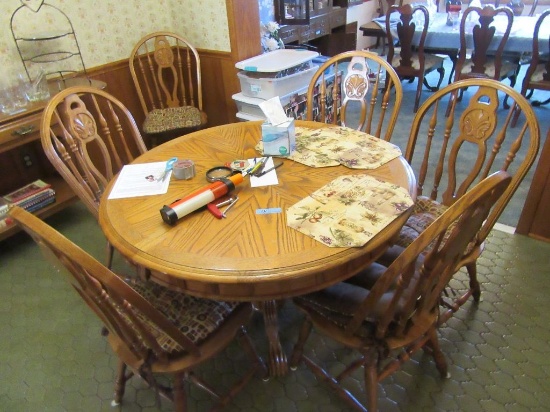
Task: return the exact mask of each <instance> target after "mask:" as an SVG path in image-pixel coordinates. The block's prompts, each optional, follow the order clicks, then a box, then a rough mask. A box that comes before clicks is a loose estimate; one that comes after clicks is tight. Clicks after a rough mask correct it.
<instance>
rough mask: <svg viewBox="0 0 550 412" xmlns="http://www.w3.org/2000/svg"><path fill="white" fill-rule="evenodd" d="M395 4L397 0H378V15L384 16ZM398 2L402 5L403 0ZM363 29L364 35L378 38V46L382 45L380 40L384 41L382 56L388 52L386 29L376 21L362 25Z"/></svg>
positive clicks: (376, 45)
mask: <svg viewBox="0 0 550 412" xmlns="http://www.w3.org/2000/svg"><path fill="white" fill-rule="evenodd" d="M394 4H395V0H378V9H377V10H376V11H377V12H378V17H379V18H380V17H384V16H385V15H386V13H387V12H388V10H389V8H390V6H393V5H394ZM398 4H399V6H401V5H402V4H403V0H399V2H398ZM361 31H362V32H363V36H367V37H375V38H376V44H375V47H376V48H378V47H380V41H382V53H381V56H384V55H385V54H386V39H387V36H386V31H385V30H384V29H383V28H382V27H380V25H379V24H378V23H376V22H375V21H371V22H368V23H365V24H363V25H362V26H361Z"/></svg>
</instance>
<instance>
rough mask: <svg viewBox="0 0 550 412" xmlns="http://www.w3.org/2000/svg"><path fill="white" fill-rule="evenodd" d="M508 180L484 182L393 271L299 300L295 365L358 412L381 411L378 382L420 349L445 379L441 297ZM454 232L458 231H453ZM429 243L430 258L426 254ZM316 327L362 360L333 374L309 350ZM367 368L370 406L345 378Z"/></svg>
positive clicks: (373, 272)
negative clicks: (300, 318) (348, 386)
mask: <svg viewBox="0 0 550 412" xmlns="http://www.w3.org/2000/svg"><path fill="white" fill-rule="evenodd" d="M509 183H510V177H509V175H508V174H507V173H506V172H497V173H496V174H494V175H491V176H490V177H488V178H487V179H485V180H483V181H482V182H480V183H479V184H478V185H476V186H475V187H474V188H472V189H471V190H470V191H469V192H468V193H466V194H465V195H464V196H463V197H462V198H461V199H459V200H458V201H457V202H456V203H455V204H453V205H452V206H451V207H450V208H448V209H447V210H446V211H445V213H443V214H442V215H441V216H440V217H439V218H438V219H437V220H435V221H434V222H433V223H432V224H431V225H430V226H429V227H428V228H427V229H426V230H425V231H424V232H423V233H422V234H421V235H420V236H419V237H418V238H417V239H416V240H415V241H414V242H413V243H412V244H411V245H409V247H407V248H406V249H405V250H403V251H402V252H401V253H400V255H399V257H397V259H396V260H395V261H394V262H393V263H392V264H391V265H390V266H389V267H385V266H382V265H380V264H376V263H374V264H373V265H371V266H369V267H368V268H367V269H365V270H363V271H362V272H359V274H357V275H356V276H354V277H352V278H350V279H349V280H348V281H345V282H341V283H339V284H337V285H334V286H330V287H328V288H326V289H323V290H321V291H319V292H314V293H311V294H308V295H305V296H301V297H297V298H294V303H295V305H296V306H297V307H298V308H299V309H301V310H302V311H303V312H304V313H305V315H306V318H305V321H304V323H303V325H302V327H301V329H300V333H299V337H298V341H297V343H296V345H295V347H294V351H293V353H292V355H291V360H290V365H291V367H292V368H296V366H297V365H298V363H299V362H300V361H303V362H304V363H305V364H306V366H308V367H309V369H310V370H311V371H312V372H313V373H314V374H315V375H316V376H317V378H318V379H319V380H320V381H324V382H327V383H328V384H329V385H330V387H331V388H332V389H334V390H335V391H336V393H337V394H338V395H340V397H341V398H343V399H344V400H345V401H347V402H348V404H349V405H350V406H351V407H352V408H354V409H356V410H359V411H367V409H368V411H371V412H374V411H377V410H378V408H377V407H378V405H377V403H378V393H377V392H378V382H380V381H382V380H383V379H385V378H386V377H388V376H389V375H390V374H392V373H393V372H395V371H397V370H398V369H399V368H400V366H401V364H402V363H404V362H406V361H407V360H409V359H410V357H411V356H412V354H414V353H415V352H416V351H418V350H419V349H423V350H424V351H426V352H427V353H428V354H431V355H432V356H433V358H434V361H435V363H436V367H437V369H438V370H439V372H440V374H441V377H446V376H447V375H448V374H447V364H446V361H445V357H444V355H443V353H442V352H441V349H440V347H439V343H438V338H437V327H438V321H439V304H438V302H439V298H440V296H441V294H442V292H443V289H444V287H445V285H446V284H447V282H448V281H449V279H450V278H451V277H452V276H453V274H454V273H455V269H456V265H457V263H458V262H459V260H460V259H461V257H462V255H463V253H464V250H465V248H466V247H467V246H468V244H469V243H470V242H471V241H472V240H473V239H474V238H475V236H476V233H477V232H478V231H479V228H480V227H481V225H482V224H483V220H484V219H485V218H486V217H487V215H488V213H489V211H490V209H491V207H492V206H493V205H494V204H495V202H496V201H497V199H498V198H499V196H500V195H501V194H502V193H503V191H504V190H505V188H506V186H507V185H508V184H509ZM449 227H452V229H451V230H450V233H447V232H448V228H449ZM430 244H433V246H432V248H431V249H430V253H428V254H427V255H423V252H424V251H425V249H426V248H427V247H428V246H429V245H430ZM312 327H315V329H316V331H317V332H318V333H320V334H322V335H325V336H327V337H329V338H331V339H333V340H335V341H336V342H337V343H338V344H340V345H343V346H345V347H346V348H347V349H350V350H354V351H357V352H359V355H360V357H359V358H358V359H356V360H352V361H351V363H350V364H349V365H348V366H346V367H345V368H344V370H342V371H338V372H339V373H338V374H337V375H330V374H329V371H328V370H326V369H323V368H322V366H320V365H319V364H317V363H316V362H315V361H314V360H313V359H312V358H310V357H308V356H306V355H304V353H303V349H304V344H305V343H306V341H307V338H308V336H309V335H310V332H311V329H312ZM316 352H317V353H319V351H316ZM350 359H351V358H350ZM361 366H363V367H364V372H363V373H364V380H365V392H366V395H367V406H368V408H366V407H365V406H364V405H363V404H362V403H361V402H359V400H358V399H357V398H356V397H355V396H354V395H353V394H352V393H351V392H350V391H348V390H347V389H345V387H344V386H343V385H344V383H345V381H344V380H345V378H346V377H348V376H350V374H351V373H353V372H354V371H355V370H356V369H358V368H359V367H361ZM331 369H332V370H334V369H335V368H334V367H332V368H331Z"/></svg>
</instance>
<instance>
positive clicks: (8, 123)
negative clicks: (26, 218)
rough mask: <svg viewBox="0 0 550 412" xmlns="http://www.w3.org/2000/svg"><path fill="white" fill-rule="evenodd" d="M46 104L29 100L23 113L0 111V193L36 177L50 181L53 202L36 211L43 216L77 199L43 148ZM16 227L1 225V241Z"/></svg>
mask: <svg viewBox="0 0 550 412" xmlns="http://www.w3.org/2000/svg"><path fill="white" fill-rule="evenodd" d="M45 105H46V102H36V103H29V105H28V106H27V109H26V110H25V111H24V112H21V113H17V114H14V115H5V114H0V174H1V176H2V177H1V178H0V196H4V195H6V194H8V193H9V192H12V191H14V190H16V189H18V188H20V187H22V186H25V185H26V184H28V183H31V182H33V181H35V180H37V179H41V180H43V181H44V182H46V183H49V184H51V185H52V188H53V189H54V190H55V202H54V203H52V204H51V205H48V206H46V207H45V208H43V209H40V210H38V211H37V212H35V214H36V215H38V216H40V217H42V218H44V217H47V216H50V215H52V214H53V213H56V212H58V211H60V210H62V209H63V208H65V207H66V206H67V205H69V204H70V203H71V202H73V201H75V200H76V199H77V198H76V196H75V194H74V193H73V191H72V190H71V189H70V188H69V186H68V185H67V184H66V183H65V181H64V180H63V179H62V178H61V177H60V176H59V175H58V174H57V173H56V171H55V169H54V167H53V166H52V165H51V163H50V161H49V160H48V158H47V157H46V155H45V154H44V151H43V150H42V144H41V143H40V120H41V117H42V111H43V109H44V107H45ZM18 230H19V228H18V227H17V226H15V225H9V226H7V227H3V228H2V227H0V240H3V239H5V238H7V237H9V236H11V235H13V234H14V233H16V232H17V231H18Z"/></svg>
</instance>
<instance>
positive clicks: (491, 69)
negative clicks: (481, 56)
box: [462, 58, 517, 78]
mask: <svg viewBox="0 0 550 412" xmlns="http://www.w3.org/2000/svg"><path fill="white" fill-rule="evenodd" d="M473 67H474V63H473V61H472V60H470V59H466V61H465V62H464V66H463V68H462V73H463V74H469V73H471V72H472V68H473ZM516 67H517V66H516V64H514V63H511V62H507V61H503V62H502V65H501V66H500V74H501V75H504V74H506V73H510V72H511V71H512V70H515V69H516ZM485 75H486V76H487V77H491V78H493V77H495V59H493V58H488V59H487V62H486V64H485Z"/></svg>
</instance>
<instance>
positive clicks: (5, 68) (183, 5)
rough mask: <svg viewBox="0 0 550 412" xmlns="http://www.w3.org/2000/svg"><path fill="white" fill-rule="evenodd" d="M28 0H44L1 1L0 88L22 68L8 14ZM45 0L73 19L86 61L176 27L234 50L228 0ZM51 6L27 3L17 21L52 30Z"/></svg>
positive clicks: (121, 54)
mask: <svg viewBox="0 0 550 412" xmlns="http://www.w3.org/2000/svg"><path fill="white" fill-rule="evenodd" d="M27 2H28V3H29V4H30V3H32V4H33V5H40V3H41V2H42V0H2V1H1V2H0V27H2V31H1V32H0V67H1V72H0V74H1V76H0V82H2V83H0V88H4V87H6V86H8V85H10V84H12V83H13V82H15V79H16V76H17V74H18V73H24V67H23V64H22V62H21V59H20V57H19V54H18V52H17V48H16V46H15V41H14V39H13V37H12V32H11V30H10V18H11V16H12V14H13V13H14V12H15V10H16V9H17V8H18V7H19V6H21V3H27ZM46 4H49V5H52V6H55V7H57V8H58V9H60V10H61V11H63V12H64V13H65V14H66V15H67V16H68V18H69V19H70V20H71V22H72V25H73V27H74V30H75V32H76V37H77V40H78V43H79V45H80V49H81V52H82V57H83V60H84V64H85V66H86V67H95V66H99V65H103V64H106V63H109V62H113V61H117V60H121V59H124V58H127V57H128V56H129V54H130V52H131V51H132V48H133V47H134V44H135V43H136V42H137V41H138V40H139V39H140V38H141V37H143V36H144V35H145V34H147V33H151V32H153V31H161V30H167V31H174V32H177V33H179V34H181V35H182V36H184V37H185V38H187V39H188V40H189V41H190V42H191V43H193V44H194V45H195V47H197V48H200V49H208V50H218V51H230V50H231V48H230V43H229V34H228V33H229V29H228V24H227V9H226V7H225V0H201V1H198V2H197V1H193V0H154V1H153V0H124V1H120V0H100V1H97V0H79V1H75V0H48V1H46ZM47 9H48V7H43V8H40V9H39V10H38V11H37V12H36V13H34V12H31V10H28V9H26V8H25V9H24V11H25V12H26V13H24V14H21V15H19V13H20V12H18V13H17V14H16V17H17V19H16V18H14V27H15V26H16V29H18V30H23V31H24V32H37V33H43V32H50V31H51V29H50V28H49V25H51V24H52V23H53V22H55V21H56V20H55V18H54V17H52V15H48V14H46V13H45V11H46V10H47ZM49 9H50V10H49V11H50V12H51V11H52V9H51V8H49ZM22 10H23V9H22ZM43 26H44V27H43Z"/></svg>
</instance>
